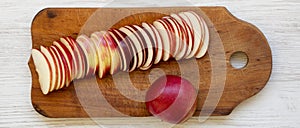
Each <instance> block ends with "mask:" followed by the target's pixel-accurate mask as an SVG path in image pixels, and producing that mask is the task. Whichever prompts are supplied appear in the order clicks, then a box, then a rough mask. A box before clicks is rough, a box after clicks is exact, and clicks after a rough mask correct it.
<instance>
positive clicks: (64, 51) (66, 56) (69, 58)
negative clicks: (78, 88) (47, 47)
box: [53, 41, 73, 86]
mask: <svg viewBox="0 0 300 128" xmlns="http://www.w3.org/2000/svg"><path fill="white" fill-rule="evenodd" d="M53 45H54V46H56V47H57V50H58V52H59V53H61V54H62V57H63V59H64V60H63V61H65V62H64V66H65V71H66V74H65V75H66V81H65V84H66V86H69V84H70V83H71V81H72V78H71V74H72V67H71V66H72V65H73V64H72V62H73V61H72V56H71V53H70V52H69V51H68V49H67V47H66V46H64V45H63V43H62V42H60V41H54V42H53Z"/></svg>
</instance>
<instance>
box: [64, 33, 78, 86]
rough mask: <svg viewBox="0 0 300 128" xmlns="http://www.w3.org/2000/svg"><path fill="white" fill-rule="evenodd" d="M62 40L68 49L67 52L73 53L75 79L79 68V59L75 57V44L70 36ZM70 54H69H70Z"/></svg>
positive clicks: (72, 66) (72, 63) (73, 75)
mask: <svg viewBox="0 0 300 128" xmlns="http://www.w3.org/2000/svg"><path fill="white" fill-rule="evenodd" d="M60 42H61V43H62V44H63V45H64V46H65V47H66V48H67V50H68V51H66V53H69V54H70V55H71V61H70V64H71V77H70V78H71V80H73V79H74V78H75V74H77V69H78V66H77V65H78V64H77V62H78V60H76V57H75V55H74V54H75V52H74V49H75V48H74V44H72V41H71V40H70V39H69V37H63V38H60ZM70 55H69V56H70Z"/></svg>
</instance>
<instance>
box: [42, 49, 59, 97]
mask: <svg viewBox="0 0 300 128" xmlns="http://www.w3.org/2000/svg"><path fill="white" fill-rule="evenodd" d="M40 49H41V52H42V53H43V54H44V55H45V57H46V58H47V59H48V61H49V64H50V67H51V76H52V77H51V78H52V79H51V81H52V83H51V85H50V92H51V91H53V90H54V88H55V84H56V81H57V70H58V67H56V65H55V64H56V62H55V59H54V57H53V55H52V54H51V53H50V51H49V50H48V49H46V48H45V47H44V46H41V47H40Z"/></svg>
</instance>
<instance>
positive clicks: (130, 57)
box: [114, 29, 137, 72]
mask: <svg viewBox="0 0 300 128" xmlns="http://www.w3.org/2000/svg"><path fill="white" fill-rule="evenodd" d="M114 32H115V34H117V35H118V36H119V38H120V40H121V42H122V43H121V44H120V45H122V44H123V45H124V46H122V47H121V48H123V49H124V51H125V58H124V59H125V61H124V62H125V63H126V66H125V67H124V69H123V71H127V72H128V71H129V70H130V69H131V68H132V67H133V66H134V64H135V63H137V61H136V60H135V59H134V52H133V51H134V48H133V46H132V42H131V40H130V39H129V38H127V35H126V34H125V33H123V32H122V31H120V30H119V29H114ZM124 59H123V60H124ZM134 61H136V62H134Z"/></svg>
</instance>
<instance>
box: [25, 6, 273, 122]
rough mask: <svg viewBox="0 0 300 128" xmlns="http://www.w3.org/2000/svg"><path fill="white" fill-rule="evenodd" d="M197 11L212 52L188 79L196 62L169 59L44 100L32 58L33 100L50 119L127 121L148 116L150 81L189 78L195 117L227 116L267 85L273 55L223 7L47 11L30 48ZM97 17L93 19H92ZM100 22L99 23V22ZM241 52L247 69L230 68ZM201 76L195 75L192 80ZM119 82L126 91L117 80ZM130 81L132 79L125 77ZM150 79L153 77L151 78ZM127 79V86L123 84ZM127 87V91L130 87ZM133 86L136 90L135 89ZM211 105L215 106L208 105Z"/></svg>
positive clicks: (258, 36) (259, 37) (258, 35)
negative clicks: (206, 29) (194, 96)
mask: <svg viewBox="0 0 300 128" xmlns="http://www.w3.org/2000/svg"><path fill="white" fill-rule="evenodd" d="M189 10H193V11H195V12H197V13H198V14H199V15H203V16H204V17H205V20H206V21H207V22H209V23H210V24H209V29H210V46H209V50H208V53H207V54H206V55H205V56H204V57H203V58H201V59H197V60H194V61H195V62H196V65H195V64H194V66H190V67H189V68H188V69H187V70H188V71H187V74H182V72H180V70H179V69H180V65H181V64H182V65H184V64H189V63H192V62H193V60H185V61H182V62H176V61H174V60H170V61H168V62H161V63H159V64H158V65H155V66H153V67H152V68H151V69H149V70H148V71H141V70H136V71H134V72H132V73H130V74H125V75H124V73H123V75H124V76H122V73H121V75H119V76H118V75H116V77H112V76H110V75H108V76H106V77H105V78H103V79H98V78H97V77H90V78H86V79H82V80H75V81H74V82H73V83H72V85H71V86H70V87H68V88H64V89H62V90H59V91H55V92H52V93H50V94H49V95H46V96H45V95H43V94H42V92H41V91H40V87H39V82H38V76H37V73H36V72H35V68H34V65H33V61H32V58H31V59H30V60H29V63H28V64H29V67H30V70H31V73H32V91H31V99H32V104H33V107H34V108H35V110H36V111H37V112H39V113H40V114H42V115H44V116H46V117H55V118H69V117H124V116H136V117H143V116H150V114H149V113H148V112H147V110H146V107H145V104H144V103H143V102H142V101H141V100H140V99H141V98H142V92H143V91H145V90H147V88H148V87H149V85H150V82H151V81H150V80H149V78H150V77H153V78H156V77H158V76H157V75H161V74H160V73H159V72H158V73H157V72H156V73H155V72H154V70H159V71H164V73H165V74H173V75H185V76H186V77H188V78H187V79H189V80H192V81H193V80H196V81H197V80H198V82H197V83H193V84H194V86H196V87H197V88H199V95H198V99H197V100H198V106H197V111H196V113H195V115H199V114H200V113H204V114H205V113H207V115H209V114H210V111H211V112H212V115H215V116H222V115H228V114H230V113H231V112H232V110H233V109H234V108H235V107H236V106H237V105H238V104H240V103H241V102H242V101H244V100H246V99H247V98H249V97H251V96H253V95H255V94H257V93H258V92H259V91H260V90H261V89H263V87H264V86H265V85H266V83H267V81H268V80H269V77H270V74H271V70H272V55H271V50H270V47H269V45H268V42H267V40H266V38H265V37H264V35H263V34H262V32H260V31H259V30H258V29H257V28H256V27H255V26H253V25H251V24H249V23H247V22H244V21H241V20H239V19H237V18H235V17H234V16H232V15H231V13H230V12H228V11H227V10H226V8H224V7H199V8H192V7H183V8H103V9H96V8H47V9H44V10H42V11H41V12H39V13H38V14H37V16H36V17H35V19H34V20H33V23H32V41H33V43H32V46H33V48H37V49H39V46H40V45H44V46H51V44H52V42H53V41H55V40H58V39H59V38H60V37H63V36H72V37H74V38H76V37H77V36H78V35H79V34H82V33H83V34H90V33H92V32H94V31H99V30H107V29H108V28H119V27H121V26H124V25H128V24H140V23H141V22H149V23H151V22H152V21H154V20H155V19H158V18H161V17H163V16H164V15H168V14H170V13H176V12H180V11H189ZM91 17H94V18H91ZM95 17H96V18H95ZM236 52H243V53H245V54H246V55H247V57H248V63H247V65H246V66H245V67H244V68H241V69H236V68H233V67H232V66H231V64H230V57H231V55H232V54H233V53H236ZM189 72H190V73H191V74H193V73H195V72H196V73H199V74H200V75H199V74H197V75H189ZM118 77H119V78H124V79H125V78H126V79H125V80H124V79H121V83H122V84H123V85H122V86H119V85H116V83H115V82H114V81H113V79H114V80H115V79H118ZM127 77H128V78H127ZM150 79H151V78H150ZM122 80H123V81H122ZM128 80H129V82H131V83H128V85H130V86H127V82H128ZM131 85H132V86H131ZM209 100H214V101H216V102H215V103H212V102H211V103H212V104H209V102H210V101H209Z"/></svg>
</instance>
